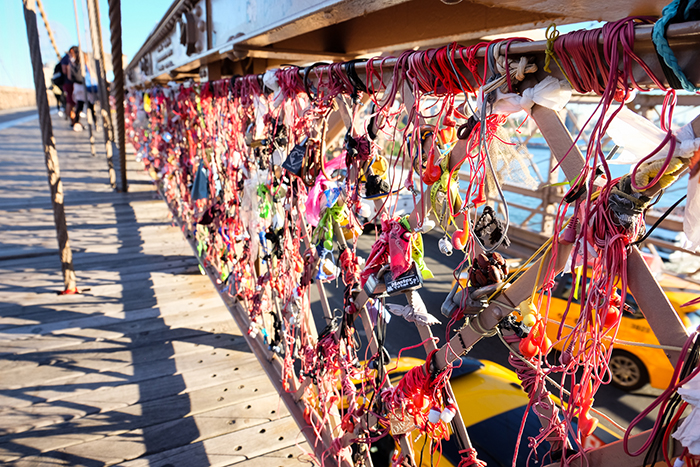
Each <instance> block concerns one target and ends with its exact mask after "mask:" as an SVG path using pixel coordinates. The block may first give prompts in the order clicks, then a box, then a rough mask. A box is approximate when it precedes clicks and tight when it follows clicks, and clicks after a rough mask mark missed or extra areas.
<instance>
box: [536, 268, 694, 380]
mask: <svg viewBox="0 0 700 467" xmlns="http://www.w3.org/2000/svg"><path fill="white" fill-rule="evenodd" d="M574 282H575V278H572V276H571V274H560V275H559V276H558V277H557V278H556V284H555V286H554V288H553V289H552V302H551V305H550V311H549V320H550V322H549V323H547V335H548V337H549V338H550V339H551V340H552V342H555V341H556V340H557V339H556V336H557V331H558V329H559V322H561V319H562V317H563V316H564V311H565V310H566V304H567V302H568V300H569V297H570V296H571V293H572V290H573V286H572V284H573V283H574ZM659 284H660V285H661V287H662V288H663V289H664V291H665V292H666V296H667V297H668V299H669V301H670V302H671V305H673V308H674V309H675V310H676V311H677V312H678V315H679V316H680V318H681V320H682V321H683V323H684V325H685V326H686V328H687V329H689V330H690V329H693V330H694V329H695V328H696V327H697V326H698V325H699V324H700V304H697V305H691V306H687V307H681V305H683V304H684V303H686V302H688V301H690V300H692V299H694V298H696V297H697V296H698V295H700V285H698V284H696V283H694V282H690V281H687V280H684V279H681V278H679V277H676V276H672V275H670V274H663V275H662V276H661V278H660V279H659ZM579 298H580V297H579V296H578V294H576V295H575V297H574V298H572V302H571V307H570V310H569V313H568V315H567V316H566V321H565V324H567V325H569V326H571V325H573V324H574V323H575V322H576V320H578V318H579V315H580V313H581V307H580V303H581V302H580V300H579ZM625 305H626V306H625V307H624V309H623V312H622V321H621V323H620V329H619V331H618V333H617V341H624V342H635V343H642V344H650V345H659V341H658V339H657V338H656V336H655V335H654V332H653V331H652V330H651V327H650V326H649V323H647V321H646V319H644V315H643V314H642V312H641V311H640V310H639V306H638V305H637V302H636V301H635V300H634V297H633V296H632V294H630V293H629V292H628V293H627V299H626V303H625ZM569 332H570V330H569V329H568V328H564V330H563V331H562V337H564V336H567V335H568V334H569ZM563 345H564V344H563V342H559V343H556V342H555V345H554V348H555V349H557V350H558V351H561V350H562V347H563ZM676 345H678V346H682V345H683V342H677V343H676ZM610 370H611V373H612V385H613V386H615V387H618V388H620V389H623V390H626V391H633V390H635V389H639V388H641V387H642V386H644V385H645V384H646V383H650V384H651V386H652V387H655V388H658V389H665V388H666V387H667V386H668V383H669V382H670V381H671V377H672V375H673V366H671V363H670V362H669V361H668V358H666V355H665V354H664V351H663V350H662V349H659V348H651V347H642V346H636V345H629V344H625V343H623V342H616V343H615V344H614V345H613V352H612V357H611V358H610Z"/></svg>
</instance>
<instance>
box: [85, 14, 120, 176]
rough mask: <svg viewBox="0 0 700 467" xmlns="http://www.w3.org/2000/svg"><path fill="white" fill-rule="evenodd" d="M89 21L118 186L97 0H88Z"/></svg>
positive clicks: (110, 163) (110, 164) (111, 172)
mask: <svg viewBox="0 0 700 467" xmlns="http://www.w3.org/2000/svg"><path fill="white" fill-rule="evenodd" d="M87 5H88V21H89V23H90V38H91V39H92V54H93V55H94V57H95V68H96V71H97V86H98V88H99V93H100V114H101V115H102V129H103V130H104V137H105V151H106V153H107V169H108V170H109V184H110V185H112V186H113V187H116V183H117V175H116V173H115V171H114V159H113V156H114V154H115V153H116V152H117V148H116V146H115V144H114V130H113V128H112V112H111V108H110V106H109V94H108V93H107V77H106V75H105V69H104V63H105V57H104V50H103V48H102V32H101V30H100V11H99V7H98V5H97V3H96V2H95V0H87Z"/></svg>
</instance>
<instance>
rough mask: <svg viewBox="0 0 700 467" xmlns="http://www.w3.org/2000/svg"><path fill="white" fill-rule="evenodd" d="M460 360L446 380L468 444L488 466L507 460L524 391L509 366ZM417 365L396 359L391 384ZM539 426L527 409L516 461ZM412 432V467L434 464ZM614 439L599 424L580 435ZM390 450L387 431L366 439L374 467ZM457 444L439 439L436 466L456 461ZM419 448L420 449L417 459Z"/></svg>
mask: <svg viewBox="0 0 700 467" xmlns="http://www.w3.org/2000/svg"><path fill="white" fill-rule="evenodd" d="M461 360H462V361H461V366H459V367H458V368H455V369H454V370H453V372H452V377H451V379H450V383H451V385H452V389H453V390H454V394H455V398H456V399H457V404H458V405H459V407H460V411H461V415H462V419H463V420H464V424H465V426H466V427H467V431H468V432H469V438H470V440H471V442H472V445H473V446H474V448H475V449H476V450H477V452H478V455H479V459H481V460H482V461H485V462H486V463H487V464H488V465H511V464H512V461H513V455H514V452H515V451H514V450H515V441H516V439H517V437H518V430H519V429H520V423H521V422H522V419H523V415H524V414H525V410H527V404H528V401H529V399H528V396H527V394H526V393H525V392H524V391H523V389H522V387H521V386H520V381H519V379H518V377H517V375H516V374H515V373H514V372H513V371H511V370H509V369H507V368H505V367H503V366H501V365H498V364H497V363H494V362H490V361H487V360H476V359H473V358H470V357H462V359H461ZM423 364H424V361H423V360H419V359H405V358H401V361H400V364H399V365H398V368H397V370H396V371H395V372H391V373H390V375H391V376H390V378H391V380H392V383H394V384H395V383H398V381H399V380H400V379H401V377H402V376H403V375H404V374H405V373H406V372H407V371H408V370H410V368H411V367H413V366H416V365H423ZM393 366H394V364H393V363H392V364H391V365H388V367H389V368H393ZM540 429H541V425H540V421H539V419H538V418H537V416H536V415H535V413H534V411H533V410H532V409H531V410H530V414H529V415H528V418H527V422H526V424H525V429H524V431H523V436H522V438H521V447H520V450H519V452H518V460H517V465H525V464H526V462H527V457H528V455H529V453H530V449H529V448H528V447H527V444H528V437H534V436H537V435H538V434H539V433H540ZM412 436H413V449H414V454H415V456H416V459H415V465H416V466H418V467H429V466H433V465H437V464H436V462H437V457H436V456H437V454H436V455H435V456H433V459H431V455H430V450H429V448H428V447H427V446H426V447H425V449H423V444H424V441H425V437H424V436H423V437H420V434H419V432H418V430H414V432H413V435H412ZM617 439H619V436H617V435H616V434H615V433H613V432H612V431H610V430H608V429H607V428H605V427H604V426H601V425H599V426H598V428H596V431H595V432H594V433H593V434H592V435H591V436H589V437H588V438H587V439H586V447H591V448H592V447H599V446H602V445H604V444H608V443H611V442H613V441H616V440H617ZM545 444H546V443H545ZM394 449H395V445H394V440H393V438H392V437H390V436H386V437H384V438H382V439H381V440H379V441H378V442H376V443H374V444H372V446H371V448H370V453H371V455H372V462H373V464H374V465H375V466H377V467H379V466H389V465H391V455H392V454H393V452H394ZM460 449H461V448H460V447H459V446H458V444H457V439H456V437H455V436H450V439H449V440H447V441H443V442H442V457H441V459H440V464H439V465H440V466H441V467H455V466H457V465H459V462H460V455H459V450H460ZM548 449H549V447H548V446H546V447H545V446H542V447H541V448H539V449H538V451H537V454H538V456H539V458H540V459H542V456H543V455H544V454H545V453H546V451H547V450H548ZM421 451H423V456H422V459H421V458H420V457H421Z"/></svg>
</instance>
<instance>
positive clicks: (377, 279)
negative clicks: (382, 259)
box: [365, 264, 389, 297]
mask: <svg viewBox="0 0 700 467" xmlns="http://www.w3.org/2000/svg"><path fill="white" fill-rule="evenodd" d="M388 270H389V265H388V264H386V265H384V266H382V268H381V269H380V270H379V271H377V272H376V273H372V274H370V275H369V277H367V281H366V282H365V292H367V295H369V296H370V297H373V296H375V295H380V294H383V293H384V292H386V283H385V282H384V275H385V273H386V272H387V271H388Z"/></svg>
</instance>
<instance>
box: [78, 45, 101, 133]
mask: <svg viewBox="0 0 700 467" xmlns="http://www.w3.org/2000/svg"><path fill="white" fill-rule="evenodd" d="M83 60H84V63H85V64H86V65H87V64H88V63H89V62H88V55H87V54H86V53H85V52H83ZM75 68H76V71H75V76H76V77H77V76H80V82H77V81H75V80H74V81H75V82H74V83H73V100H74V101H75V103H76V108H75V118H74V119H73V130H74V131H81V130H82V129H83V126H82V124H81V123H80V114H81V113H82V111H83V109H85V115H86V118H87V113H88V112H90V114H91V116H92V121H93V122H94V121H95V106H94V104H95V96H96V95H97V83H94V82H93V80H92V75H91V74H90V68H89V67H86V68H85V76H83V75H82V70H83V68H82V63H81V61H80V57H78V59H76V61H75ZM88 122H89V120H88Z"/></svg>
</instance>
